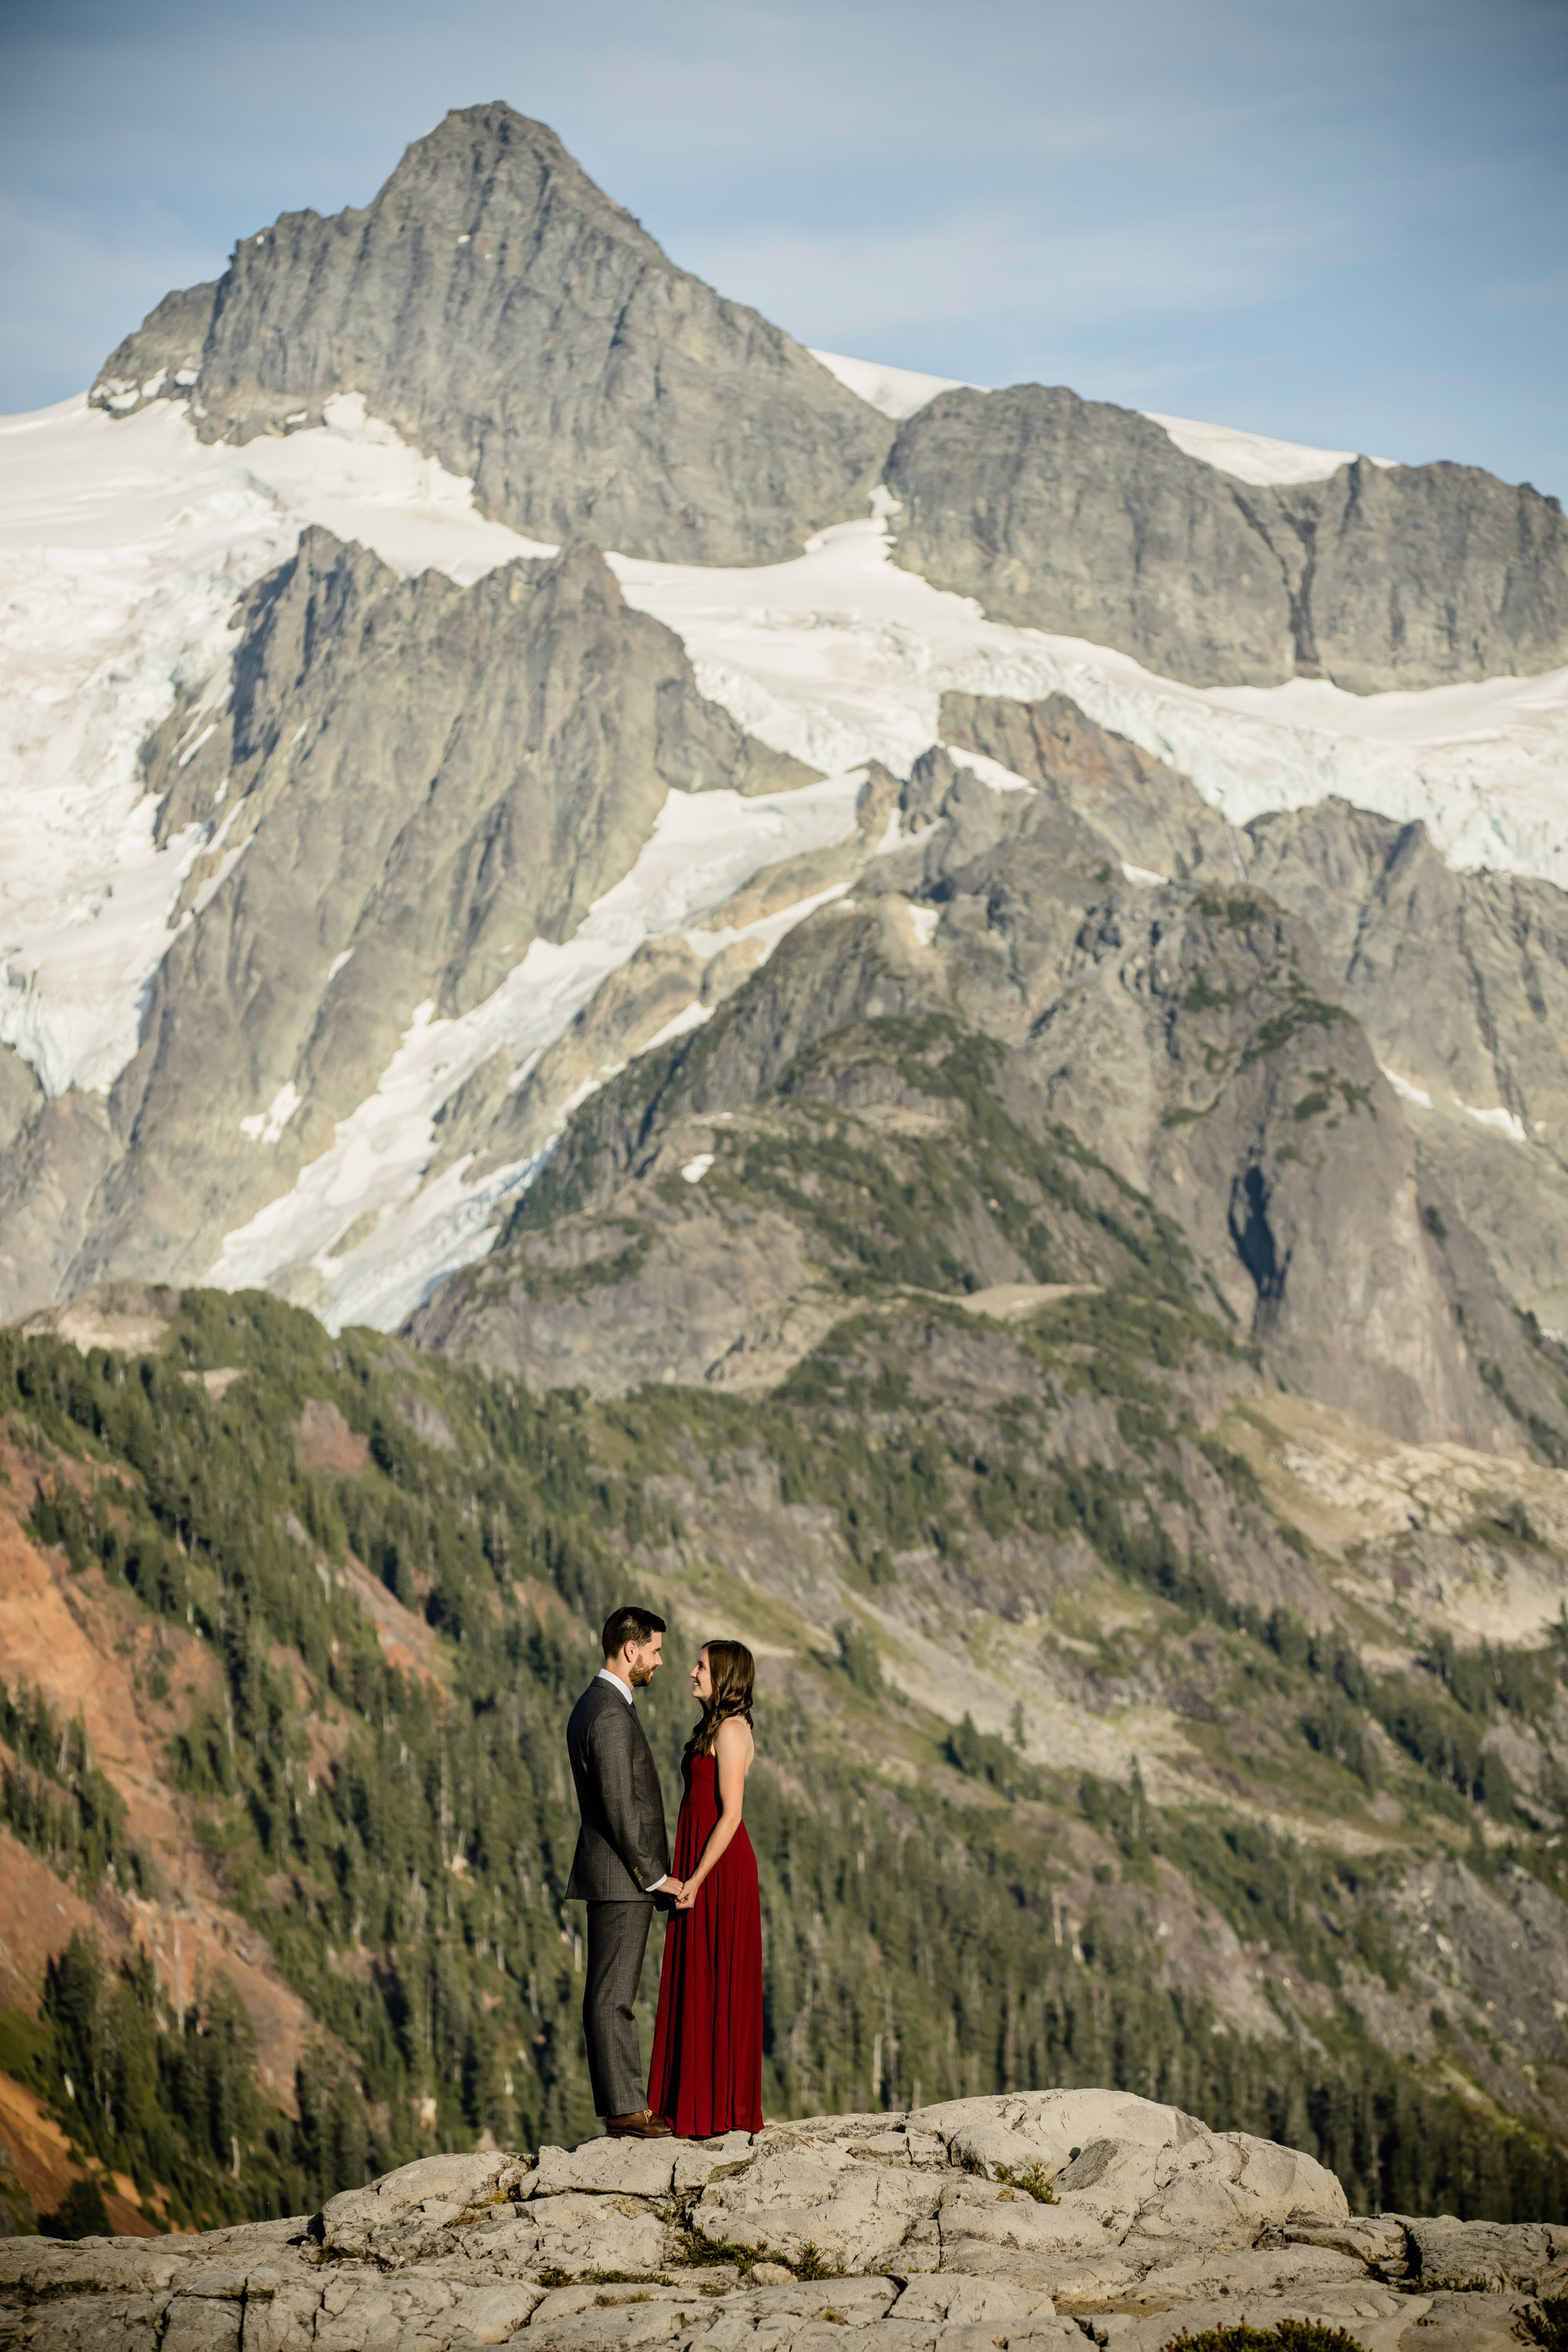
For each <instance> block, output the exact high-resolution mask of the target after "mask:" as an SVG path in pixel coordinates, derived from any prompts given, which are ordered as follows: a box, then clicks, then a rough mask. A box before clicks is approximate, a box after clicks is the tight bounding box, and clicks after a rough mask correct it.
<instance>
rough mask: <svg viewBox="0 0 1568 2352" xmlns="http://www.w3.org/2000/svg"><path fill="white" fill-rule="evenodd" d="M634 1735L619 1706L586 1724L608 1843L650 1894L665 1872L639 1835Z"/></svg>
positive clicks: (628, 1718) (589, 1749) (657, 1885)
mask: <svg viewBox="0 0 1568 2352" xmlns="http://www.w3.org/2000/svg"><path fill="white" fill-rule="evenodd" d="M633 1737H634V1730H633V1724H632V1717H631V1711H630V1709H629V1708H628V1709H627V1710H626V1713H625V1714H624V1715H622V1714H621V1713H620V1711H619V1710H618V1709H617V1710H616V1712H614V1713H612V1712H611V1711H610V1710H609V1709H608V1708H606V1709H605V1712H604V1713H603V1714H602V1715H600V1716H598V1717H595V1721H594V1722H593V1723H592V1724H591V1725H590V1726H589V1728H588V1752H589V1754H590V1756H591V1757H592V1759H593V1761H594V1769H595V1780H597V1783H598V1791H599V1802H600V1804H601V1805H602V1806H603V1808H604V1814H605V1829H606V1830H607V1831H608V1832H609V1838H610V1843H611V1844H612V1845H613V1846H614V1847H615V1849H616V1853H618V1854H619V1856H620V1858H621V1860H622V1862H623V1863H624V1864H626V1868H627V1870H628V1871H630V1873H631V1874H632V1877H633V1879H634V1880H635V1881H636V1883H637V1885H638V1886H639V1887H640V1888H641V1889H642V1891H643V1893H644V1894H645V1895H652V1894H653V1893H654V1892H655V1890H656V1889H657V1888H658V1887H661V1886H662V1885H664V1883H665V1879H666V1877H667V1875H668V1874H667V1872H666V1871H665V1869H664V1866H663V1864H661V1863H660V1862H659V1860H658V1857H657V1855H655V1854H651V1853H647V1851H646V1849H645V1848H644V1846H643V1844H642V1842H641V1838H640V1835H639V1832H638V1825H637V1808H636V1805H635V1803H634V1802H633V1793H632V1747H631V1743H632V1738H633Z"/></svg>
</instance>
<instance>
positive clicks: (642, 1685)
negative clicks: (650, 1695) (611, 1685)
mask: <svg viewBox="0 0 1568 2352" xmlns="http://www.w3.org/2000/svg"><path fill="white" fill-rule="evenodd" d="M657 1672H658V1659H657V1658H650V1659H649V1660H648V1661H647V1664H644V1663H643V1661H642V1660H641V1659H640V1658H638V1659H637V1660H636V1661H635V1662H634V1663H633V1664H632V1666H631V1668H630V1669H629V1671H628V1673H627V1675H626V1680H627V1681H628V1682H629V1683H630V1685H631V1686H632V1688H633V1690H646V1689H647V1686H648V1685H649V1683H651V1682H652V1680H653V1678H654V1675H655V1674H656V1673H657Z"/></svg>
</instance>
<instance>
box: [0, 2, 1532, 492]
mask: <svg viewBox="0 0 1568 2352" xmlns="http://www.w3.org/2000/svg"><path fill="white" fill-rule="evenodd" d="M494 97H501V98H506V99H509V100H510V101H511V102H512V104H513V105H515V106H518V107H520V108H521V109H522V110H524V111H525V112H527V113H531V114H536V115H539V116H542V118H543V119H544V120H545V121H548V122H551V123H552V124H553V126H554V127H555V129H556V130H557V131H559V132H560V133H561V135H562V137H563V139H564V140H565V142H566V143H567V145H568V146H569V147H570V148H571V149H572V150H573V152H574V153H575V154H576V155H577V156H578V158H579V159H580V161H581V162H582V163H584V165H585V166H586V168H587V169H588V170H589V171H590V172H592V173H593V174H594V176H595V178H596V179H598V180H599V181H600V182H601V183H602V184H603V185H604V186H605V187H606V188H607V189H608V190H609V192H610V193H611V194H613V195H615V196H616V198H618V199H619V201H620V202H621V203H623V204H625V205H627V206H628V207H629V208H630V209H631V210H632V211H633V212H635V213H636V214H637V215H638V216H639V217H640V218H641V219H642V220H643V222H644V223H645V224H646V226H647V227H648V228H650V229H651V230H652V231H653V233H654V234H655V235H656V236H658V238H659V239H660V240H661V242H662V243H663V244H664V245H665V247H667V249H668V251H669V252H670V253H671V254H672V255H673V256H674V257H675V258H676V259H677V260H679V261H680V262H682V263H684V264H685V265H686V266H687V267H688V268H692V269H696V270H698V271H699V272H700V274H701V275H702V276H704V277H706V278H711V279H712V280H713V282H714V283H715V284H717V285H718V286H720V287H721V289H723V290H724V291H725V292H726V293H729V294H732V295H735V296H737V297H739V298H741V299H744V300H747V301H751V302H754V303H756V304H757V305H758V307H759V308H760V309H762V310H764V311H766V312H767V313H768V314H769V315H770V316H771V317H773V318H774V319H776V320H779V321H780V323H781V324H783V325H784V326H786V327H787V328H789V329H790V330H791V331H792V332H793V333H795V334H796V335H798V336H800V337H801V339H802V340H803V341H806V342H812V343H816V344H819V345H826V346H827V347H828V348H830V349H834V350H838V351H845V352H852V353H855V354H857V355H858V356H861V357H865V358H868V359H878V360H884V361H893V362H899V363H900V364H902V365H905V366H910V367H920V368H930V369H933V370H935V371H937V372H939V373H943V374H950V375H958V376H965V377H968V378H970V379H971V380H973V381H974V382H977V383H992V384H998V383H1016V382H1018V381H1021V380H1027V379H1032V380H1036V381H1040V382H1045V383H1070V384H1071V385H1073V386H1074V387H1075V388H1076V389H1077V390H1078V391H1079V392H1081V393H1084V394H1089V395H1090V396H1093V397H1096V398H1100V399H1110V400H1118V401H1121V402H1124V403H1126V404H1128V405H1130V406H1133V407H1143V408H1155V409H1164V410H1169V411H1174V412H1175V413H1177V414H1181V415H1193V416H1202V417H1209V418H1213V419H1215V421H1218V422H1221V423H1225V424H1231V425H1246V426H1249V427H1251V428H1252V429H1254V430H1256V431H1260V432H1269V433H1277V434H1280V435H1283V436H1287V437H1289V438H1292V439H1299V440H1305V441H1313V442H1321V443H1323V444H1326V445H1328V446H1334V447H1355V448H1362V449H1367V450H1370V451H1372V452H1373V453H1375V454H1377V455H1380V456H1386V457H1398V458H1403V459H1405V460H1406V461H1407V462H1418V461H1420V460H1422V459H1425V458H1429V457H1457V458H1461V459H1464V460H1467V461H1468V462H1470V463H1472V464H1477V465H1484V466H1488V467H1491V468H1492V469H1493V470H1495V471H1496V472H1498V473H1500V474H1502V475H1504V476H1506V477H1507V478H1510V479H1514V480H1519V479H1529V480H1532V481H1533V482H1535V483H1536V485H1537V487H1538V488H1542V489H1546V490H1554V491H1557V492H1559V493H1560V494H1565V493H1568V400H1565V398H1564V384H1565V382H1568V0H1353V5H1347V0H1316V5H1311V6H1306V7H1304V6H1302V5H1300V0H1250V5H1247V0H1187V5H1184V0H1165V5H1151V0H1073V5H1062V0H1033V5H1020V0H942V5H932V0H898V5H889V0H859V5H858V0H780V5H771V6H769V5H744V0H742V4H741V5H723V6H703V5H673V6H672V5H661V0H638V5H629V4H628V0H577V5H575V6H571V5H566V6H563V5H561V0H553V5H549V6H542V5H536V0H471V5H465V6H463V7H462V8H461V9H460V10H458V11H451V10H449V9H447V8H444V7H442V6H441V5H439V0H436V5H431V4H430V0H422V4H421V5H414V0H376V5H361V0H314V5H305V0H271V5H268V6H267V7H265V8H246V9H239V8H228V9H225V8H224V7H222V6H221V5H220V6H219V7H217V8H216V9H215V8H214V7H213V6H212V5H211V0H200V4H199V5H197V0H137V5H134V6H126V5H124V0H112V5H105V0H49V5H47V6H40V5H37V0H26V5H18V0H0V279H3V282H0V317H3V318H4V320H5V334H4V336H3V337H0V409H3V410H6V411H14V410H16V409H20V408H27V407H33V406H37V405H39V404H43V403H45V402H47V401H50V400H55V399H59V398H61V397H63V396H64V395H65V394H68V393H69V392H72V391H74V390H76V389H78V388H79V386H81V385H82V384H83V383H86V382H87V381H88V380H89V378H90V377H91V375H92V374H93V373H94V371H95V369H96V367H97V365H98V363H99V362H100V360H101V359H102V358H103V356H104V355H105V354H106V353H107V352H108V351H109V350H110V348H111V346H112V345H113V344H114V343H115V342H116V341H118V340H119V338H120V336H121V334H122V333H123V332H124V331H125V330H126V329H127V328H128V327H129V326H131V325H133V324H134V323H135V322H136V321H137V320H139V319H140V318H141V317H142V314H143V312H144V311H146V310H148V309H149V308H150V306H151V305H152V304H153V302H154V301H155V300H156V299H158V298H159V297H160V296H161V295H162V294H163V292H164V291H165V290H166V289H168V288H169V287H170V286H173V285H185V284H190V283H192V282H193V281H195V279H197V278H205V277H212V276H216V274H217V272H218V271H219V270H221V268H223V266H224V263H225V260H226V255H227V252H228V249H229V247H230V246H231V245H232V243H233V242H234V240H235V238H236V237H237V236H241V235H243V234H244V233H245V232H246V231H247V230H250V229H254V228H255V227H257V226H259V225H260V224H262V223H264V222H266V221H268V220H270V219H271V218H272V217H273V216H274V215H276V214H277V213H278V212H279V211H280V210H283V209H285V208H294V207H299V206H302V205H315V206H316V207H317V208H318V209H319V210H321V211H323V212H325V211H334V210H336V209H337V208H338V207H339V206H340V205H344V204H359V203H363V202H365V201H366V200H367V199H368V198H369V197H370V196H371V195H372V194H374V190H375V189H376V187H377V186H378V185H379V184H380V183H381V181H382V180H383V179H384V178H385V176H386V174H387V173H388V172H389V171H390V170H391V169H392V166H393V164H394V163H395V161H396V159H397V156H398V154H399V153H400V152H401V151H402V149H403V147H404V146H405V143H406V142H407V141H408V140H409V139H411V138H414V137H416V136H417V135H418V134H419V133H420V132H421V131H425V130H427V129H428V128H429V126H430V125H431V123H432V122H434V121H436V120H437V119H438V118H439V116H440V115H441V114H442V113H444V112H445V110H447V107H449V106H459V105H468V104H472V103H474V102H475V101H477V100H482V99H489V98H494Z"/></svg>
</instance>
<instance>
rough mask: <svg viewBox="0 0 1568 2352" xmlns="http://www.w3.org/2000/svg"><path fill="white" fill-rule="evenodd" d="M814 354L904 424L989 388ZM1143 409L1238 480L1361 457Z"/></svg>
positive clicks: (1305, 471) (1333, 468) (1311, 476)
mask: <svg viewBox="0 0 1568 2352" xmlns="http://www.w3.org/2000/svg"><path fill="white" fill-rule="evenodd" d="M811 356H812V358H813V359H814V360H819V361H820V362H821V363H822V365H823V366H824V367H825V368H826V370H827V372H828V373H829V375H834V376H837V379H838V381H839V383H841V384H843V385H844V386H845V388H846V390H847V391H849V392H852V393H854V394H855V395H856V397H857V398H858V399H859V400H864V401H866V402H867V403H868V404H869V405H870V406H871V407H872V408H876V409H879V410H880V411H881V413H882V415H884V416H890V417H892V418H893V420H894V421H895V423H897V424H900V425H901V424H902V423H903V421H904V419H905V418H906V417H908V416H913V415H916V413H917V412H918V411H919V410H920V409H922V408H924V407H925V406H926V405H927V404H928V403H929V402H931V401H933V400H934V399H935V398H936V396H937V394H938V393H942V392H984V391H985V390H986V389H987V386H985V385H984V384H979V383H969V382H968V381H967V379H966V378H964V377H963V376H954V375H925V374H922V373H921V372H920V370H919V369H916V368H900V367H885V366H883V365H882V364H881V363H880V362H878V361H876V360H857V359H849V358H847V356H846V355H845V353H844V352H819V351H816V350H813V352H812V354H811ZM1142 414H1143V415H1145V416H1147V418H1148V419H1149V422H1150V424H1151V425H1161V426H1162V427H1163V430H1164V431H1165V432H1167V433H1168V434H1169V435H1170V436H1171V438H1172V440H1173V442H1174V443H1175V445H1176V446H1177V448H1178V449H1184V450H1185V452H1186V454H1187V456H1188V457H1198V458H1201V459H1202V461H1203V463H1204V464H1205V466H1212V467H1214V468H1215V471H1216V472H1217V473H1221V474H1230V475H1232V476H1234V477H1235V478H1236V479H1237V480H1238V481H1243V482H1254V483H1257V484H1258V485H1264V484H1268V483H1275V482H1279V483H1288V482H1326V481H1327V480H1328V479H1329V478H1330V476H1331V475H1332V474H1337V473H1338V471H1339V469H1340V467H1342V466H1352V465H1354V463H1355V460H1356V454H1357V453H1356V452H1355V451H1354V450H1353V449H1316V448H1313V447H1312V446H1310V443H1308V442H1305V441H1280V440H1278V439H1276V438H1275V436H1273V435H1272V434H1268V433H1247V432H1244V431H1243V430H1242V428H1241V427H1240V426H1239V425H1205V424H1204V423H1203V422H1201V420H1200V419H1198V418H1197V417H1194V416H1167V415H1163V414H1161V413H1160V412H1159V411H1158V410H1155V409H1152V408H1146V409H1144V410H1143V411H1142ZM1368 463H1369V464H1371V465H1373V466H1384V467H1388V466H1394V465H1396V464H1397V463H1398V460H1397V459H1396V458H1394V457H1373V458H1370V459H1369V460H1368Z"/></svg>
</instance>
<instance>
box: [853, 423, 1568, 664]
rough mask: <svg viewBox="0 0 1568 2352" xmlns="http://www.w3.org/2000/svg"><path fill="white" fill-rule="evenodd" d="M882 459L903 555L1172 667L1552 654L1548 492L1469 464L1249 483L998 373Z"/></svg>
mask: <svg viewBox="0 0 1568 2352" xmlns="http://www.w3.org/2000/svg"><path fill="white" fill-rule="evenodd" d="M887 478H888V483H889V488H891V490H892V491H893V493H894V495H895V496H896V497H897V498H898V499H900V501H901V504H902V508H903V511H902V513H901V514H900V516H899V517H898V518H897V519H896V523H895V528H896V533H897V555H898V560H899V562H900V563H902V564H904V565H905V566H906V567H907V568H908V569H909V570H910V571H912V572H921V573H923V574H924V576H925V577H926V578H927V579H928V580H931V581H933V582H935V583H936V584H937V586H938V587H942V588H951V589H953V590H956V591H957V592H958V593H960V594H961V595H966V596H974V597H977V598H978V599H979V601H980V602H981V604H984V607H985V609H986V611H987V612H988V613H989V614H992V615H993V616H994V618H996V619H998V620H1005V621H1011V622H1015V623H1016V624H1018V625H1021V626H1024V627H1028V628H1037V629H1046V630H1048V631H1051V632H1052V633H1054V634H1057V635H1064V636H1073V637H1087V638H1089V639H1090V640H1091V641H1092V642H1093V643H1094V644H1096V645H1104V646H1118V647H1119V648H1120V649H1121V651H1122V652H1123V653H1128V654H1131V655H1132V656H1134V657H1135V658H1136V659H1137V660H1138V661H1140V662H1142V663H1143V664H1144V666H1145V667H1147V668H1150V669H1153V670H1159V671H1162V672H1163V673H1164V674H1165V675H1166V676H1168V677H1179V678H1184V679H1185V680H1186V681H1187V682H1188V683H1189V684H1191V685H1194V686H1237V685H1247V686H1274V685H1278V684H1279V682H1280V681H1281V680H1283V679H1285V678H1289V677H1329V678H1331V679H1332V680H1333V681H1334V683H1335V684H1336V685H1339V686H1343V687H1347V688H1350V689H1351V690H1352V691H1353V692H1355V693H1363V694H1364V693H1373V692H1376V691H1378V690H1380V689H1382V688H1394V687H1423V686H1441V685H1447V684H1449V683H1452V682H1453V681H1454V680H1457V679H1461V678H1478V677H1496V676H1498V675H1500V674H1507V673H1509V672H1525V673H1528V672H1533V671H1538V670H1544V669H1551V668H1552V667H1555V666H1556V665H1557V664H1558V663H1560V662H1563V661H1564V660H1568V523H1565V522H1564V520H1563V513H1562V509H1561V508H1560V506H1559V505H1558V503H1557V501H1556V500H1555V499H1549V498H1542V496H1541V495H1540V494H1539V493H1538V492H1537V491H1535V490H1533V489H1531V488H1530V486H1529V485H1528V484H1525V485H1523V486H1521V488H1512V487H1510V485H1508V484H1506V483H1503V482H1500V481H1497V480H1496V479H1495V478H1493V477H1492V476H1491V475H1489V474H1484V473H1481V472H1479V470H1477V469H1476V468H1475V467H1465V466H1450V465H1436V466H1417V467H1407V466H1398V467H1386V468H1385V467H1379V466H1376V465H1373V463H1372V462H1371V461H1370V460H1368V459H1366V458H1358V459H1357V460H1356V462H1355V464H1353V465H1352V466H1344V467H1341V468H1340V470H1339V471H1338V473H1336V474H1335V475H1334V476H1333V477H1332V478H1331V480H1329V481H1326V482H1310V483H1304V484H1298V485H1295V486H1293V487H1292V488H1289V489H1284V488H1258V487H1257V486H1254V485H1250V484H1246V483H1242V482H1239V481H1237V480H1234V479H1233V478H1231V477H1230V476H1228V475H1226V474H1222V473H1218V472H1216V471H1215V468H1214V467H1211V466H1206V465H1205V464H1204V463H1203V461H1202V460H1201V459H1199V458H1196V457H1189V456H1188V455H1187V454H1186V453H1185V452H1184V451H1183V450H1181V449H1178V448H1177V447H1176V446H1175V444H1174V442H1173V441H1172V440H1171V439H1170V437H1169V436H1168V435H1167V434H1166V433H1165V431H1164V429H1163V426H1161V425H1155V424H1154V423H1152V420H1151V419H1150V418H1148V417H1146V416H1139V415H1133V414H1132V413H1131V411H1130V410H1127V409H1122V408H1116V407H1113V406H1112V405H1110V404H1109V403H1107V402H1104V401H1084V400H1079V398H1078V396H1077V395H1076V394H1073V393H1071V392H1068V391H1064V390H1059V389H1047V388H1046V387H1045V386H1043V385H1039V384H1019V385H1016V386H1015V387H1014V388H1013V389H1012V390H1011V391H1008V392H997V393H978V392H969V391H957V392H947V393H943V394H941V395H940V396H939V397H938V398H937V399H936V400H934V401H932V402H931V404H930V405H929V406H928V407H925V408H923V409H921V410H920V411H919V412H918V414H917V415H914V416H912V417H910V419H909V421H908V422H907V423H906V424H905V425H903V426H902V427H901V428H900V433H899V437H898V440H897V442H896V443H895V444H894V446H893V450H892V454H891V456H890V457H889V461H888V475H887Z"/></svg>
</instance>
